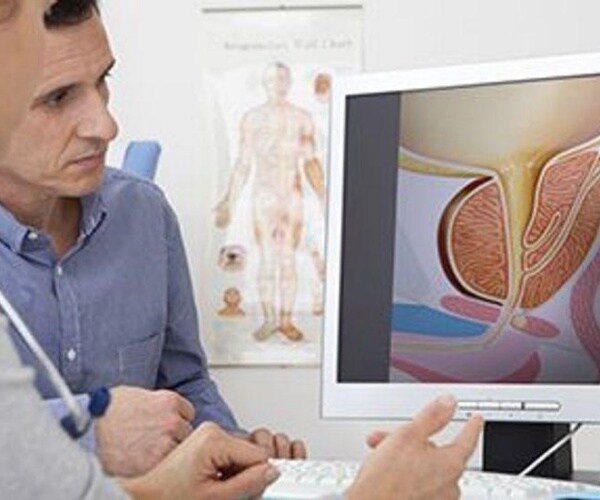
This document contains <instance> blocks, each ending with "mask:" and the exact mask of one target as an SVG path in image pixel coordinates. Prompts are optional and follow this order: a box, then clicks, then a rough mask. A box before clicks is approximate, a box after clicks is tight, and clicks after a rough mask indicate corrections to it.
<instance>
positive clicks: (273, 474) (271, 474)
mask: <svg viewBox="0 0 600 500" xmlns="http://www.w3.org/2000/svg"><path fill="white" fill-rule="evenodd" d="M278 477H279V471H278V470H277V468H276V467H273V466H272V465H269V466H268V467H267V470H266V471H265V480H266V481H267V483H268V484H271V483H272V482H273V481H275V479H277V478H278Z"/></svg>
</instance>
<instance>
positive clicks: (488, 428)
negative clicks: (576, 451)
mask: <svg viewBox="0 0 600 500" xmlns="http://www.w3.org/2000/svg"><path fill="white" fill-rule="evenodd" d="M569 430H570V426H569V424H548V423H542V424H530V423H516V422H487V423H486V424H485V429H484V433H483V470H485V471H489V472H505V473H510V474H516V473H519V472H521V471H522V470H523V469H524V468H525V467H527V466H528V465H529V464H530V463H531V462H533V461H534V460H535V459H536V458H537V457H539V456H540V455H541V454H542V453H543V452H544V451H546V450H547V449H548V448H550V446H552V445H553V444H554V443H556V442H557V441H558V440H559V439H560V438H562V437H563V436H564V435H566V434H568V433H569ZM571 449H572V447H571V441H569V442H567V443H566V444H565V445H563V446H562V447H561V448H560V449H558V450H557V451H556V452H555V453H554V454H553V455H552V456H550V457H548V458H547V459H546V460H545V461H544V462H543V463H541V464H540V465H538V466H537V467H536V468H535V469H534V470H533V471H532V472H531V475H532V476H539V477H550V478H556V479H571V477H572V475H573V461H572V458H571V457H572V453H571Z"/></svg>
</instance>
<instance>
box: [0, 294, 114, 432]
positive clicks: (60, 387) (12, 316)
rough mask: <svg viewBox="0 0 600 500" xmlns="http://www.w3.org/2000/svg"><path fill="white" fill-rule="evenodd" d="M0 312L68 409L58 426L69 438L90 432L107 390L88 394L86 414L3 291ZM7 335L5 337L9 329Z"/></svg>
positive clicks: (101, 412) (103, 408)
mask: <svg viewBox="0 0 600 500" xmlns="http://www.w3.org/2000/svg"><path fill="white" fill-rule="evenodd" d="M0 309H1V310H3V311H4V313H5V314H6V316H8V320H9V321H10V322H11V323H12V324H13V326H14V327H15V330H16V331H17V333H18V334H19V336H20V337H21V338H22V339H23V341H24V342H25V344H26V345H27V347H28V349H29V350H30V351H31V353H32V354H33V355H34V356H35V358H36V359H37V361H38V362H39V363H40V365H41V366H42V368H43V369H44V371H45V372H46V375H47V376H48V379H49V380H50V383H51V384H52V385H53V387H54V389H56V392H57V393H58V395H59V396H60V398H61V399H62V400H63V401H64V403H65V405H66V406H67V410H68V413H67V415H65V416H64V417H63V418H62V419H61V421H60V424H61V426H62V427H63V429H64V430H65V431H66V432H67V434H69V436H71V438H73V439H79V438H80V437H82V436H83V435H84V434H85V433H86V432H87V431H88V430H89V428H90V426H91V425H92V421H93V419H95V418H98V417H101V416H102V415H104V414H105V413H106V410H107V409H108V405H109V404H110V392H109V391H108V389H107V388H106V387H102V388H100V389H98V390H96V391H94V392H92V393H90V395H89V396H90V400H89V403H88V407H87V410H84V409H83V408H82V407H81V406H80V405H79V403H78V402H77V400H76V399H75V396H74V395H73V393H72V392H71V390H70V389H69V387H68V386H67V383H66V382H65V380H64V379H63V378H62V377H61V376H60V373H58V370H57V369H56V367H55V366H54V365H53V364H52V361H50V358H48V356H47V355H46V353H45V352H44V350H43V349H42V347H41V346H40V344H39V343H38V341H37V340H36V339H35V337H34V336H33V334H32V333H31V331H30V330H29V328H28V327H27V325H26V324H25V322H24V321H23V320H22V319H21V316H20V315H19V313H17V311H16V310H15V309H14V308H13V306H12V305H11V303H10V302H9V301H8V300H7V298H6V297H5V296H4V294H3V293H2V290H0ZM1 316H2V314H1V312H0V317H1ZM7 326H8V325H7ZM1 330H2V329H1V328H0V335H1V334H2V331H1ZM6 331H7V333H8V328H7V329H6Z"/></svg>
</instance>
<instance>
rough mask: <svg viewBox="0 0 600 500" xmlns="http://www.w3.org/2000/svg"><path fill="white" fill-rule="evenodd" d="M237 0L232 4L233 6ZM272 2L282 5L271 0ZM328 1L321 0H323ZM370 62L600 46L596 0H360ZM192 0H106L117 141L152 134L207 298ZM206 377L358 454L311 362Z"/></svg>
mask: <svg viewBox="0 0 600 500" xmlns="http://www.w3.org/2000/svg"><path fill="white" fill-rule="evenodd" d="M239 3H240V2H239V1H238V2H237V4H238V5H239ZM273 3H275V4H277V3H280V2H278V1H274V2H273ZM323 3H327V2H326V1H325V2H323ZM364 5H365V64H366V69H367V70H389V69H397V68H408V67H416V66H427V65H441V64H454V63H463V62H475V61H483V60H498V59H506V58H515V57H528V56H537V55H553V54H563V53H570V52H579V51H586V52H588V51H597V50H600V29H599V28H598V19H600V2H598V0H452V1H449V0H413V1H408V0H364ZM200 7H201V4H200V1H199V0H143V1H142V0H114V1H113V0H111V1H108V0H104V9H103V10H104V17H105V19H106V23H107V26H108V28H109V31H110V33H111V35H112V42H113V48H114V52H115V54H116V57H117V60H118V64H117V67H116V70H115V78H114V81H113V84H112V89H113V109H114V110H115V111H116V114H117V116H118V118H119V120H120V123H121V139H120V141H119V142H118V143H117V145H116V148H115V149H114V150H113V153H112V159H113V161H114V162H115V163H117V162H118V157H119V151H120V150H121V149H122V146H121V145H122V144H123V142H125V141H127V140H129V139H132V138H152V137H154V138H158V139H160V141H161V143H162V144H163V146H164V154H163V157H162V160H161V167H160V169H159V172H160V173H159V178H158V182H159V184H160V185H161V186H163V188H164V189H165V191H166V192H167V194H168V196H169V198H170V199H171V201H172V202H173V204H174V206H175V209H176V210H177V212H178V214H179V216H180V219H181V222H182V226H183V230H184V235H185V239H186V244H187V249H188V255H189V259H190V263H191V266H192V268H193V269H194V270H196V271H197V272H195V273H194V281H195V286H196V290H197V292H198V300H199V302H200V303H201V304H202V300H203V299H202V293H201V292H202V290H203V288H205V287H206V286H209V285H207V283H206V281H205V280H204V279H203V277H204V276H206V275H207V274H206V269H207V264H206V262H207V259H206V255H207V251H208V245H206V244H204V243H205V242H206V241H208V230H209V229H208V228H209V222H208V221H209V216H210V209H211V206H210V200H205V199H199V198H198V196H197V195H196V194H195V187H196V186H198V185H200V183H207V182H208V183H213V182H214V179H213V178H212V177H211V176H212V174H209V173H208V171H207V170H204V169H203V159H204V156H203V151H202V148H201V141H200V140H199V138H200V137H201V134H202V131H203V130H206V126H207V124H206V123H204V122H203V121H202V117H201V116H200V110H199V108H198V106H197V105H196V102H197V101H196V99H195V98H194V89H195V85H196V82H197V77H198V72H199V69H200V66H201V64H202V56H201V54H199V55H198V49H197V46H198V38H197V37H198V29H199V18H200V17H201V14H200ZM213 375H214V376H215V378H216V379H217V380H218V382H219V383H220V387H221V389H222V392H223V393H224V395H225V397H226V399H227V400H228V401H229V402H230V404H231V405H232V407H233V408H234V410H235V412H236V413H237V415H238V417H239V419H240V420H241V422H243V424H244V425H245V426H246V427H247V428H253V427H254V426H257V425H268V426H270V427H272V428H274V429H282V430H286V431H288V432H289V433H290V434H292V435H294V436H302V437H304V438H306V440H307V441H308V443H309V445H310V448H311V450H312V452H313V455H314V456H318V457H334V456H337V457H348V458H359V457H360V456H361V455H362V454H363V451H364V447H363V445H362V435H363V434H364V433H365V432H367V430H368V429H371V428H373V427H374V425H375V423H372V422H323V421H321V420H319V416H318V415H319V370H318V369H316V368H219V369H213ZM599 449H600V428H597V429H595V428H584V429H583V430H582V431H581V433H580V435H579V437H578V438H577V439H576V448H575V450H576V452H575V453H576V464H577V465H578V466H579V467H580V468H582V467H583V468H595V469H596V470H598V469H600V451H598V450H599Z"/></svg>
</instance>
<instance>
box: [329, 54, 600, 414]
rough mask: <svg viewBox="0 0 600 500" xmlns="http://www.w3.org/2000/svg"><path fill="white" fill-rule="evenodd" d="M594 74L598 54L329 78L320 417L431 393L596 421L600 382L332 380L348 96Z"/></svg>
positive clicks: (407, 406) (415, 406)
mask: <svg viewBox="0 0 600 500" xmlns="http://www.w3.org/2000/svg"><path fill="white" fill-rule="evenodd" d="M595 74H598V75H600V53H587V54H577V55H565V56H557V57H549V58H538V59H520V60H514V61H503V62H493V63H480V64H472V65H461V66H448V67H438V68H425V69H412V70H403V71H396V72H389V73H372V74H360V75H353V76H346V77H340V78H337V79H335V80H334V82H333V86H332V101H331V105H332V110H331V130H330V142H331V147H330V161H329V175H328V182H329V186H328V196H329V198H328V210H327V242H326V261H327V277H326V290H325V316H324V323H323V324H324V334H323V367H322V394H321V397H322V404H321V410H322V416H323V417H324V418H360V419H408V418H410V417H411V416H412V415H414V414H415V412H417V411H418V410H419V409H420V408H421V407H422V406H423V405H424V404H426V402H428V401H430V400H431V399H433V398H434V397H436V396H438V395H440V394H446V393H451V394H453V395H455V396H456V397H457V399H459V400H460V401H490V402H498V401H511V402H513V401H532V402H558V403H559V405H560V409H559V410H558V411H543V410H538V411H506V410H484V411H481V410H480V411H479V412H480V413H482V414H484V415H485V416H486V417H487V418H488V419H490V420H498V421H515V422H519V421H521V422H525V421H527V422H536V421H539V422H542V421H543V422H588V423H593V422H600V384H591V385H583V384H582V385H573V384H551V385H548V384H431V383H419V384H414V383H370V382H369V383H339V382H338V381H337V369H338V353H339V351H338V324H339V321H338V316H339V308H340V303H339V290H340V283H341V275H340V270H341V251H342V247H341V243H342V214H343V188H344V185H343V180H344V176H343V168H344V149H345V148H344V145H345V144H344V139H345V122H346V99H347V97H349V96H353V95H369V94H380V93H387V92H399V91H413V90H423V89H442V88H451V87H459V86H469V85H482V84H492V83H508V82H519V81H530V80H538V79H547V78H560V77H572V76H586V75H595ZM469 413H470V411H469V410H459V411H458V412H457V414H456V419H459V420H460V419H464V418H466V417H467V416H468V414H469Z"/></svg>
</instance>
